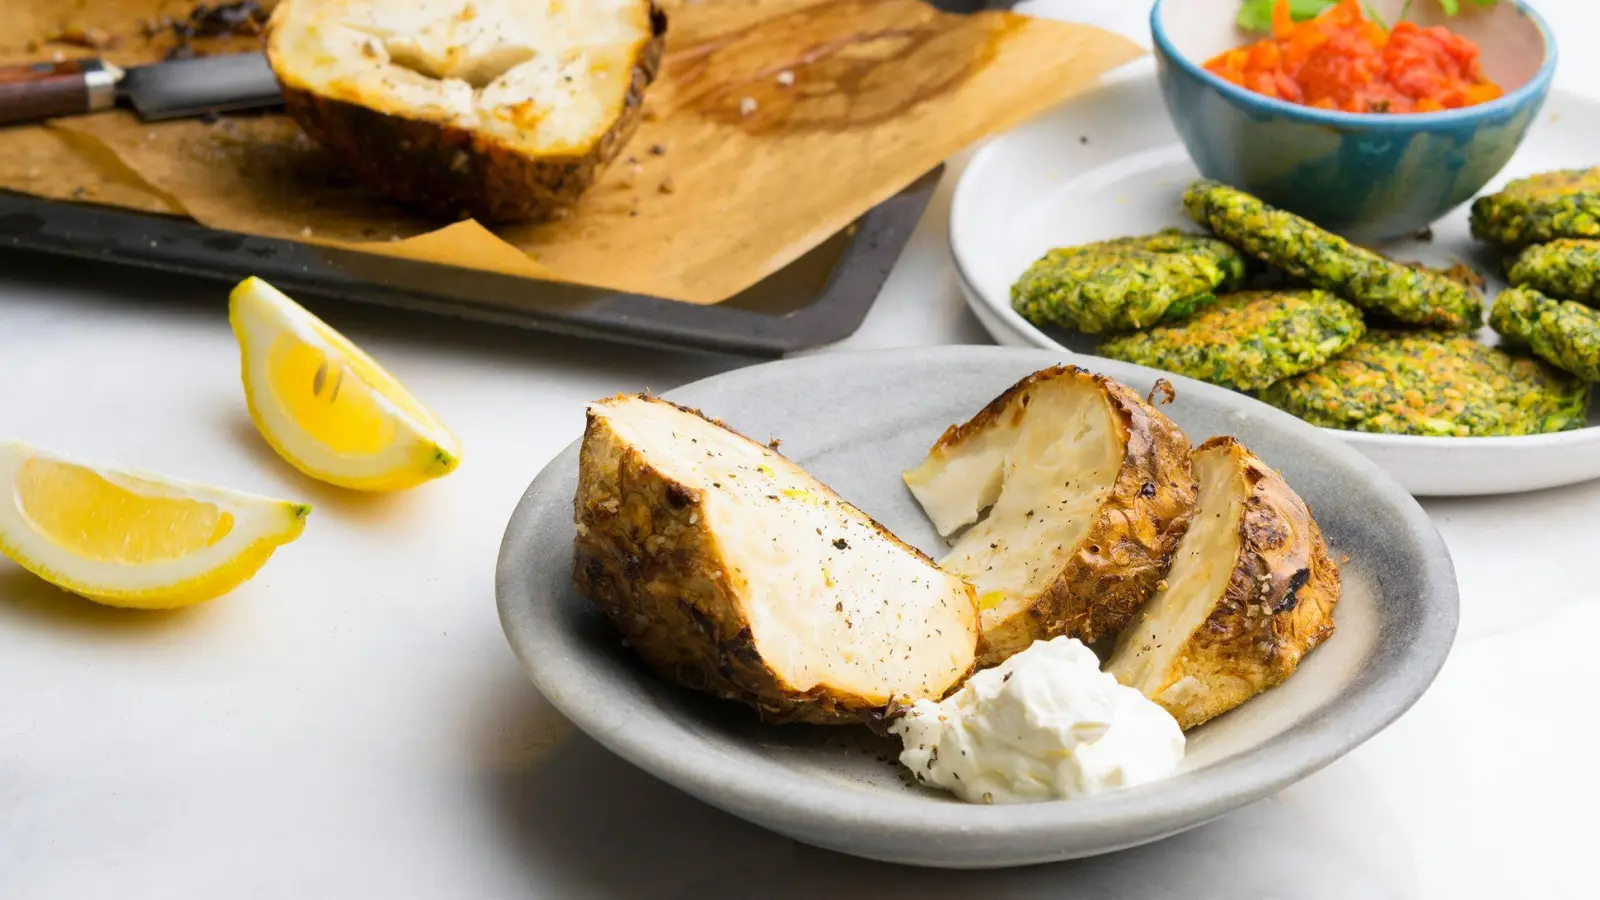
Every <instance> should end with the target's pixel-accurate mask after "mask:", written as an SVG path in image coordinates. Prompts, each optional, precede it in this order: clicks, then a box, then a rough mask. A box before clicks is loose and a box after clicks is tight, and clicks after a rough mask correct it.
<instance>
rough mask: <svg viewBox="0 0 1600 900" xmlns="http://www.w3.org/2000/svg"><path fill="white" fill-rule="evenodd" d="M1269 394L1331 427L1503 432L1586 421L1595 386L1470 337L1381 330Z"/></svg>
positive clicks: (1541, 430)
mask: <svg viewBox="0 0 1600 900" xmlns="http://www.w3.org/2000/svg"><path fill="white" fill-rule="evenodd" d="M1261 399H1262V400H1265V401H1266V402H1268V403H1270V404H1272V405H1273V406H1276V407H1278V408H1279V409H1282V410H1285V411H1287V412H1290V413H1293V414H1294V415H1296V416H1299V417H1300V418H1302V419H1304V420H1306V421H1308V422H1310V423H1311V424H1313V425H1320V426H1322V427H1324V428H1338V429H1342V430H1346V431H1366V432H1376V433H1381V434H1409V435H1419V436H1426V437H1505V436H1516V435H1528V434H1545V433H1550V432H1556V431H1568V430H1571V429H1574V428H1581V427H1583V425H1584V424H1585V423H1586V421H1587V418H1588V415H1587V412H1588V406H1589V385H1588V384H1586V383H1584V382H1582V381H1579V380H1577V379H1574V378H1572V377H1571V376H1569V375H1567V374H1565V373H1563V372H1560V371H1557V370H1555V369H1553V368H1551V367H1550V366H1547V365H1545V364H1544V363H1541V362H1539V361H1538V360H1534V359H1528V358H1524V357H1515V356H1511V355H1509V354H1507V353H1505V352H1504V351H1501V350H1497V349H1495V348H1493V347H1486V346H1484V345H1482V344H1479V343H1477V342H1476V341H1474V340H1472V339H1471V338H1470V337H1467V336H1464V335H1453V334H1441V333H1437V332H1415V331H1412V332H1384V331H1378V332H1372V333H1370V334H1368V335H1367V336H1366V337H1365V338H1363V339H1362V340H1360V341H1358V342H1357V343H1356V345H1355V346H1354V347H1352V348H1351V349H1350V351H1349V352H1347V353H1345V354H1344V355H1342V356H1340V357H1338V358H1337V359H1334V360H1332V361H1331V362H1329V363H1327V364H1326V365H1323V366H1322V367H1321V368H1318V369H1316V370H1314V371H1312V372H1308V373H1306V374H1304V375H1300V376H1297V377H1294V378H1290V379H1287V380H1285V381H1281V382H1279V383H1277V384H1275V385H1273V386H1272V387H1270V388H1267V389H1266V390H1265V391H1263V392H1262V394H1261Z"/></svg>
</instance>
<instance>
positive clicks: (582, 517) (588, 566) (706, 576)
mask: <svg viewBox="0 0 1600 900" xmlns="http://www.w3.org/2000/svg"><path fill="white" fill-rule="evenodd" d="M617 399H618V400H622V399H630V398H617ZM644 399H646V400H648V401H649V402H652V403H662V404H666V403H667V401H663V400H660V399H657V398H644ZM667 405H672V406H675V404H667ZM677 408H678V409H681V410H682V411H684V412H686V413H689V414H691V415H694V416H698V417H700V418H702V419H706V421H708V422H710V423H711V424H713V425H715V426H717V427H719V428H722V429H723V430H725V431H727V432H729V433H730V434H732V435H733V436H735V437H737V438H738V439H739V440H743V441H748V440H749V439H748V438H746V437H744V436H743V435H739V434H738V433H737V432H735V431H733V430H732V429H730V428H727V426H725V425H723V423H721V422H720V421H717V420H714V419H709V418H707V417H705V416H703V415H702V414H701V413H700V412H699V411H698V410H692V409H688V408H686V407H677ZM751 443H755V442H751ZM773 456H774V457H777V458H780V459H781V458H782V457H781V454H777V453H776V451H773ZM578 477H579V483H578V490H577V494H576V497H575V500H574V506H575V510H574V511H575V520H576V526H577V538H576V541H575V544H574V559H573V575H574V581H575V583H576V586H577V588H578V589H579V591H580V592H582V593H583V594H584V595H585V596H587V597H589V598H590V599H592V600H593V601H594V602H595V603H596V604H597V605H598V606H599V607H600V608H601V609H602V610H603V611H604V612H605V614H606V615H607V617H608V618H609V619H610V620H611V622H612V623H613V624H614V625H615V626H616V628H617V630H618V631H619V632H620V633H621V635H622V637H623V639H624V641H625V642H626V643H627V645H628V646H629V647H631V648H632V649H633V650H634V652H636V653H637V654H638V655H639V656H640V657H641V658H642V659H643V660H644V662H645V663H646V664H647V665H648V666H649V667H650V668H651V669H652V670H653V671H655V672H656V673H657V674H658V675H659V676H660V677H662V678H663V679H665V680H667V681H669V682H672V683H675V684H679V685H682V686H684V687H688V688H691V689H693V690H698V691H703V692H705V693H709V694H712V695H715V696H717V697H721V698H724V699H727V700H733V701H735V702H739V703H743V704H746V705H748V706H751V707H754V708H755V709H756V710H757V711H758V712H759V713H760V714H761V716H762V718H763V719H765V720H767V721H771V722H806V723H813V724H825V725H835V724H851V723H861V722H863V721H872V720H874V719H876V718H878V717H881V715H882V714H883V712H884V711H885V710H886V709H888V708H889V707H892V706H893V705H895V704H897V703H902V702H908V701H911V700H915V699H924V698H926V699H939V698H941V697H943V696H944V695H946V694H947V693H949V691H951V690H953V689H954V688H956V687H958V686H959V685H960V684H961V682H962V681H964V680H965V679H966V677H967V675H968V674H970V672H971V671H972V665H971V664H970V662H968V663H966V664H965V665H963V666H962V667H961V668H960V669H959V671H952V672H951V673H950V674H949V677H948V679H947V681H946V683H941V684H925V685H917V686H915V688H916V689H915V690H913V691H910V692H901V693H897V694H895V695H893V696H890V695H888V694H880V695H876V696H864V695H860V694H852V693H849V692H847V691H841V690H839V689H836V688H832V687H829V686H827V685H822V686H805V687H800V686H796V685H794V684H791V683H789V682H788V681H787V680H786V679H785V678H784V676H783V674H782V673H780V672H778V671H775V670H774V669H773V667H772V666H771V665H769V662H768V660H766V659H764V658H763V656H762V653H761V651H760V649H759V648H758V646H757V640H756V636H755V635H753V634H752V631H751V624H750V620H749V616H748V612H747V610H746V609H745V607H744V605H743V602H742V599H741V597H739V596H738V595H737V591H736V585H738V584H739V583H740V582H741V581H742V580H743V579H741V578H740V577H739V576H738V573H737V572H735V571H733V570H732V569H731V568H730V565H729V562H728V558H727V556H726V555H725V551H724V548H723V547H722V545H721V543H720V541H719V539H718V536H717V534H715V533H714V532H713V531H712V529H711V528H710V527H709V520H708V516H707V515H704V514H703V511H704V501H705V491H704V489H701V488H696V487H692V486H689V485H685V484H682V483H678V482H676V481H673V480H671V479H670V478H667V477H665V476H664V475H663V473H662V472H661V471H660V470H659V468H658V467H656V466H654V465H652V464H651V462H650V460H648V459H646V458H645V457H644V455H643V454H642V453H641V452H639V451H638V450H636V449H635V448H633V447H630V446H628V445H627V444H626V442H625V441H622V440H620V439H619V438H618V437H617V435H616V434H615V433H614V432H613V431H612V430H611V429H610V428H609V427H608V426H607V424H606V423H605V421H603V420H602V419H600V418H598V417H597V416H595V414H594V413H593V412H592V411H591V412H590V414H589V422H588V427H587V428H586V430H585V433H584V439H583V443H582V447H581V451H580V458H579V476H578ZM818 489H819V490H820V491H822V492H825V496H826V498H827V500H828V502H830V503H835V504H837V506H838V508H840V509H841V510H843V511H844V513H845V514H847V515H850V516H852V517H856V518H857V521H860V522H862V523H864V524H866V525H867V526H868V527H869V528H871V529H872V530H874V531H876V532H877V534H878V535H880V536H881V537H882V538H883V539H884V540H887V541H890V542H892V543H893V544H894V545H895V546H896V547H898V548H899V549H900V550H902V551H904V553H906V554H908V555H910V556H912V557H914V558H915V559H917V560H919V561H920V562H921V563H923V564H925V565H926V572H927V574H928V575H932V576H935V577H941V578H946V579H949V580H950V581H952V582H954V581H957V579H955V578H954V577H953V576H947V575H945V574H944V573H941V572H939V571H938V569H937V567H936V566H935V564H934V562H933V561H932V560H931V559H929V558H928V557H927V556H926V555H924V554H923V553H921V552H920V551H918V550H916V549H915V548H913V547H910V546H908V545H906V544H905V543H903V542H901V541H900V540H899V539H898V538H896V537H894V535H892V534H890V533H889V532H888V531H887V530H885V529H883V528H882V526H880V525H878V523H877V522H875V521H873V520H872V519H871V518H870V517H868V516H867V515H866V514H865V513H863V512H861V511H860V510H858V509H856V508H855V507H854V506H851V505H850V504H848V503H846V502H844V501H843V500H840V499H839V498H838V496H837V495H836V494H834V493H833V492H832V491H831V490H829V489H828V488H826V487H825V486H821V485H820V484H819V485H818ZM819 540H820V538H819ZM960 588H961V591H962V592H961V594H960V600H961V603H962V604H963V605H964V606H965V607H966V608H965V609H964V610H961V611H958V615H957V618H959V619H961V624H962V625H963V627H965V628H966V629H967V630H968V631H969V632H970V637H969V638H968V640H969V641H970V643H968V644H967V645H966V654H967V659H968V660H970V659H972V658H973V654H975V651H976V645H977V609H976V603H975V600H974V598H973V595H972V588H971V586H970V585H966V584H964V583H962V584H961V585H960Z"/></svg>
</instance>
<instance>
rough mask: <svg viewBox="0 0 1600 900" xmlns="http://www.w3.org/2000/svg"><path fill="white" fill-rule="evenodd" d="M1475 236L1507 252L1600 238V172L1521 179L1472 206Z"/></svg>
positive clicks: (1573, 171)
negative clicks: (1560, 239)
mask: <svg viewBox="0 0 1600 900" xmlns="http://www.w3.org/2000/svg"><path fill="white" fill-rule="evenodd" d="M1472 236H1473V237H1475V238H1477V239H1479V240H1482V241H1488V242H1489V243H1491V244H1497V245H1499V246H1500V247H1502V248H1504V249H1508V250H1521V249H1522V248H1523V247H1526V246H1528V245H1529V244H1543V243H1547V242H1549V241H1554V240H1557V239H1559V238H1600V168H1596V169H1564V170H1562V171H1559V172H1546V173H1544V174H1542V175H1534V176H1532V177H1530V178H1522V179H1518V180H1516V181H1513V182H1511V183H1510V184H1508V185H1506V187H1505V190H1503V191H1501V192H1499V193H1498V194H1486V195H1484V196H1482V197H1479V198H1478V199H1477V200H1476V201H1474V202H1473V204H1472Z"/></svg>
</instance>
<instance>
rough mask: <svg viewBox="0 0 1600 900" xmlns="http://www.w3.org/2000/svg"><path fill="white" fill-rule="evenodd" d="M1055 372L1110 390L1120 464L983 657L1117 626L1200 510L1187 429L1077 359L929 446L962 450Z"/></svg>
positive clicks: (983, 663)
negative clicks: (1054, 566) (1068, 546)
mask: <svg viewBox="0 0 1600 900" xmlns="http://www.w3.org/2000/svg"><path fill="white" fill-rule="evenodd" d="M1055 379H1072V380H1074V381H1077V382H1079V383H1081V384H1088V385H1093V386H1094V387H1095V389H1097V390H1099V391H1101V392H1103V394H1104V396H1105V399H1106V402H1107V403H1108V404H1109V407H1110V409H1111V410H1112V413H1113V417H1114V420H1115V423H1116V427H1117V429H1118V433H1117V438H1118V439H1119V441H1120V442H1121V446H1122V447H1123V453H1122V460H1121V466H1120V469H1119V471H1118V473H1117V475H1116V480H1115V482H1114V483H1113V486H1112V488H1111V490H1110V493H1109V494H1108V495H1107V496H1106V497H1105V499H1104V500H1103V501H1102V502H1101V504H1100V507H1099V510H1098V513H1097V515H1096V516H1095V520H1094V522H1093V524H1092V525H1091V526H1090V527H1089V531H1088V533H1087V535H1086V536H1085V537H1084V538H1083V540H1081V541H1080V542H1079V543H1078V545H1077V546H1076V548H1074V549H1073V551H1072V552H1071V554H1070V556H1069V557H1068V559H1067V562H1066V564H1065V565H1064V566H1062V567H1061V568H1060V570H1059V571H1058V572H1057V573H1056V575H1055V577H1054V578H1053V579H1052V580H1051V582H1050V584H1049V585H1048V586H1047V587H1046V588H1045V589H1044V590H1043V591H1042V592H1040V593H1039V594H1037V596H1035V597H1033V598H1032V599H1031V602H1030V603H1029V604H1028V607H1027V609H1026V611H1025V612H1024V613H1023V614H1021V615H1015V616H1012V617H1010V618H1008V619H1005V620H1003V621H1000V622H998V623H994V624H990V623H989V622H987V621H986V622H985V624H984V631H983V635H982V640H981V644H980V650H979V666H980V667H988V666H993V665H998V664H999V663H1001V662H1004V661H1005V660H1006V659H1007V658H1008V657H1010V656H1012V655H1013V654H1015V653H1018V652H1020V651H1022V650H1025V649H1027V648H1028V646H1030V645H1031V644H1032V643H1033V642H1034V641H1036V640H1049V639H1051V638H1055V637H1060V636H1063V635H1066V636H1070V637H1075V638H1078V639H1080V640H1082V641H1084V642H1085V643H1094V642H1096V641H1098V640H1100V639H1101V638H1104V637H1109V636H1112V635H1115V634H1117V633H1118V632H1119V631H1120V630H1121V629H1122V628H1123V627H1124V626H1125V625H1127V623H1128V622H1129V620H1131V619H1132V618H1133V616H1134V615H1135V614H1136V613H1137V612H1138V611H1139V609H1140V607H1142V606H1143V605H1144V603H1145V601H1146V600H1147V599H1149V597H1150V595H1151V593H1152V592H1154V590H1155V587H1156V584H1157V583H1158V582H1160V581H1161V579H1162V578H1163V577H1164V576H1165V575H1166V572H1167V568H1168V567H1169V566H1170V565H1171V562H1172V554H1173V551H1174V550H1175V549H1176V547H1177V545H1178V541H1179V540H1180V539H1181V538H1182V537H1183V534H1184V532H1185V530H1187V528H1188V526H1189V520H1190V518H1191V517H1192V516H1193V515H1194V504H1195V493H1196V486H1195V480H1194V475H1193V473H1192V472H1191V470H1190V466H1189V439H1188V437H1187V436H1186V435H1184V433H1183V432H1182V431H1181V430H1179V428H1178V426H1177V425H1175V424H1173V422H1172V421H1171V420H1170V419H1168V418H1167V417H1166V416H1164V415H1162V414H1161V413H1160V412H1158V411H1157V410H1156V409H1155V408H1154V407H1152V406H1151V405H1150V404H1148V403H1146V402H1145V401H1144V399H1143V398H1141V397H1140V396H1139V395H1138V394H1136V393H1134V392H1133V391H1132V390H1131V389H1129V388H1128V387H1126V386H1125V385H1123V384H1121V383H1119V382H1117V381H1114V380H1112V379H1110V378H1107V377H1105V376H1103V375H1096V374H1094V373H1091V372H1088V371H1085V370H1083V369H1080V368H1078V367H1076V366H1056V367H1054V368H1050V369H1045V370H1043V371H1041V372H1037V373H1035V374H1033V375H1030V376H1028V377H1027V378H1025V379H1023V380H1022V381H1020V382H1019V383H1017V384H1016V385H1015V386H1013V387H1012V388H1011V389H1010V390H1008V391H1006V392H1005V393H1004V394H1002V395H1000V396H999V397H998V398H996V399H995V400H994V401H993V402H991V403H990V404H989V405H988V406H986V407H985V408H984V409H983V410H982V411H981V412H979V413H978V414H977V415H976V416H974V417H973V418H972V419H971V420H970V421H968V422H967V423H965V424H963V425H957V426H952V427H951V428H950V429H949V430H948V431H946V432H945V434H944V436H943V437H941V438H940V439H939V441H938V443H937V444H936V445H935V446H934V448H933V450H932V451H931V452H930V456H937V455H941V454H944V455H949V454H955V453H959V452H960V450H961V446H962V444H963V443H965V442H966V441H968V440H971V439H974V438H975V437H977V436H980V435H981V434H982V433H983V432H984V431H985V430H986V429H988V428H990V427H991V426H993V425H994V424H995V423H997V422H999V421H1001V420H1002V419H1003V418H1004V417H1012V419H1011V420H1012V421H1017V420H1019V419H1020V417H1021V416H1023V415H1025V414H1026V410H1027V407H1028V405H1029V403H1030V402H1031V397H1032V395H1033V394H1034V393H1035V392H1037V391H1039V390H1041V389H1048V385H1049V383H1050V382H1051V381H1053V380H1055ZM950 564H951V563H950V560H946V562H945V565H946V566H947V567H948V566H949V565H950ZM956 571H957V574H963V573H961V572H960V571H959V570H956Z"/></svg>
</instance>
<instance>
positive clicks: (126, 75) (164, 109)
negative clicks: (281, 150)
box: [0, 53, 283, 125]
mask: <svg viewBox="0 0 1600 900" xmlns="http://www.w3.org/2000/svg"><path fill="white" fill-rule="evenodd" d="M282 102H283V94H282V92H281V91H280V90H279V88H278V80H277V79H276V78H275V77H273V74H272V67H271V66H269V65H268V64H267V57H266V55H265V54H263V53H227V54H221V55H218V56H202V57H198V58H195V59H174V60H168V61H166V62H160V63H153V64H151V65H147V66H133V67H131V68H127V69H122V68H119V67H117V66H115V65H113V64H111V63H109V62H107V61H105V60H101V59H75V60H66V61H63V62H47V63H36V64H32V65H21V66H0V125H14V124H20V123H24V122H38V121H42V120H44V119H50V118H55V117H58V116H73V115H81V114H83V113H90V112H98V111H100V110H103V109H110V108H112V107H113V106H116V105H118V104H119V103H120V104H123V105H126V106H129V107H131V108H132V109H133V111H134V112H136V113H137V114H138V115H139V117H140V118H142V119H144V120H145V121H149V122H154V121H159V120H162V119H176V118H183V117H186V116H199V115H205V114H207V113H217V112H235V111H238V110H245V109H263V108H270V107H273V106H277V105H279V104H281V103H282Z"/></svg>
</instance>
